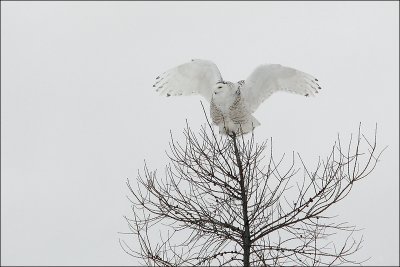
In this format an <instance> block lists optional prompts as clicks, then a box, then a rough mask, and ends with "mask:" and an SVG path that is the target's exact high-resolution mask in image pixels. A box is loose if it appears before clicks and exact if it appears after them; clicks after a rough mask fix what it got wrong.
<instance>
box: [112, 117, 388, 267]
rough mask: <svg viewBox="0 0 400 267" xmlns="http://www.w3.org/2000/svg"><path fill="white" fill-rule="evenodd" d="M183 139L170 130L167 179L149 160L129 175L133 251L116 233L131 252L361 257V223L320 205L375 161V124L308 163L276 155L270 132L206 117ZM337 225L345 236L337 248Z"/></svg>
mask: <svg viewBox="0 0 400 267" xmlns="http://www.w3.org/2000/svg"><path fill="white" fill-rule="evenodd" d="M207 122H208V121H207ZM360 126H361V125H360ZM184 137H185V140H184V142H183V143H180V142H177V141H176V140H175V139H174V137H173V136H172V134H171V141H170V152H169V153H167V155H168V157H169V159H170V163H169V164H168V165H167V166H166V168H165V176H164V177H163V178H160V177H159V176H158V175H157V173H156V171H150V170H149V169H148V168H147V165H146V164H145V166H144V172H143V174H141V173H139V174H138V183H137V187H135V188H132V186H131V184H130V183H129V180H128V182H127V185H128V187H129V189H130V192H131V195H132V198H130V201H131V202H132V210H133V217H132V218H127V217H126V220H127V222H128V224H129V226H130V230H131V232H129V233H130V234H133V235H134V236H135V237H136V238H135V239H136V240H137V241H138V244H139V246H138V247H139V248H138V249H132V248H131V246H129V245H128V244H127V243H126V241H125V240H123V239H120V244H121V246H122V248H123V249H124V250H125V251H126V252H127V253H128V254H130V255H132V256H134V257H137V258H140V259H142V260H144V262H145V264H146V265H156V266H181V265H185V266H193V265H194V266H200V265H214V266H215V265H218V266H226V265H236V266H237V265H242V266H274V265H303V266H304V265H306V266H311V265H312V266H316V265H339V264H349V263H359V262H356V261H353V260H352V259H351V257H350V256H351V255H353V254H354V253H355V252H356V251H358V250H359V249H360V248H361V243H362V238H361V239H359V240H358V241H357V240H355V239H354V238H353V233H354V231H357V229H356V228H355V227H354V226H351V225H347V224H346V223H335V222H334V219H333V217H331V216H327V215H326V211H327V209H328V208H329V207H331V206H332V205H334V204H335V203H338V202H339V201H341V200H342V199H344V198H345V197H346V196H347V195H348V194H349V193H350V191H351V189H352V188H353V185H354V183H355V182H358V181H360V180H361V179H363V178H364V177H366V176H367V175H369V174H370V173H371V171H372V170H373V169H374V168H375V166H376V164H377V162H378V159H379V157H380V155H381V153H382V151H383V150H382V151H381V152H380V153H378V152H377V149H376V129H375V137H374V138H373V140H372V141H370V140H368V139H367V138H366V137H365V136H364V135H363V134H361V132H360V127H359V129H358V135H357V137H356V139H355V141H353V139H352V138H350V142H349V144H348V145H347V146H346V147H343V146H342V144H341V142H340V137H339V136H338V139H337V141H336V142H335V143H334V145H333V147H332V149H331V151H330V153H329V155H328V156H327V157H326V158H324V159H320V160H319V162H318V163H317V164H316V167H315V168H313V169H309V168H307V167H306V166H305V163H304V161H303V160H302V158H301V156H300V155H299V154H297V155H295V154H294V153H293V154H292V157H291V160H290V162H289V164H288V162H286V163H285V161H284V158H285V157H284V156H282V157H281V158H280V159H279V160H275V159H274V156H273V150H272V139H271V140H270V142H268V141H265V142H263V143H261V144H257V143H256V142H255V140H254V134H249V135H248V136H247V137H246V136H243V135H242V136H236V135H235V134H233V135H230V136H229V137H226V136H225V137H224V136H220V135H217V134H215V133H214V131H213V128H212V127H211V125H210V123H209V122H208V124H206V125H205V126H203V127H202V129H201V131H200V133H199V134H195V133H194V132H193V131H192V130H191V129H190V127H189V126H187V127H186V129H185V130H184ZM363 144H364V145H365V146H366V150H367V151H366V152H364V153H362V152H361V150H360V149H361V147H362V145H363ZM297 158H298V159H299V162H300V167H298V168H297V167H295V159H297ZM285 164H286V166H284V165H285ZM282 169H284V170H282ZM157 227H159V231H156V230H155V229H157ZM340 232H347V234H346V238H345V239H344V240H340V242H341V243H340V246H337V242H336V240H335V241H333V240H334V235H335V234H338V233H340Z"/></svg>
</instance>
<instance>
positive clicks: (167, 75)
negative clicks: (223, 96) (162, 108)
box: [153, 59, 222, 101]
mask: <svg viewBox="0 0 400 267" xmlns="http://www.w3.org/2000/svg"><path fill="white" fill-rule="evenodd" d="M219 81H222V77H221V73H220V72H219V70H218V68H217V66H216V65H215V64H214V63H213V62H211V61H208V60H202V59H193V60H192V61H191V62H188V63H185V64H182V65H179V66H177V67H175V68H172V69H170V70H168V71H166V72H164V73H163V74H161V75H160V76H158V77H157V78H156V82H155V84H154V85H153V87H155V88H156V91H157V92H160V94H161V95H164V96H175V95H193V94H200V95H202V96H203V97H204V98H206V99H207V100H208V101H210V100H211V89H212V87H213V86H214V85H215V84H216V83H217V82H219Z"/></svg>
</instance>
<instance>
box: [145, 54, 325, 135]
mask: <svg viewBox="0 0 400 267" xmlns="http://www.w3.org/2000/svg"><path fill="white" fill-rule="evenodd" d="M317 81H318V80H317V79H315V78H314V77H313V76H311V75H309V74H306V73H304V72H301V71H298V70H296V69H292V68H288V67H284V66H281V65H278V64H265V65H260V66H259V67H257V68H256V69H255V70H254V71H253V73H251V74H250V76H249V77H248V78H247V80H241V81H238V82H237V83H231V82H228V81H224V80H223V79H222V76H221V74H220V72H219V70H218V68H217V66H216V65H215V64H214V63H213V62H211V61H208V60H201V59H194V60H192V61H191V62H188V63H185V64H182V65H179V66H177V67H175V68H172V69H170V70H168V71H166V72H164V73H163V74H161V75H160V76H158V77H157V78H156V82H155V84H154V85H153V87H155V88H156V90H157V91H158V92H160V94H161V95H164V96H176V95H193V94H200V95H202V96H203V97H204V98H205V99H207V100H208V101H209V102H210V115H211V118H212V121H213V123H215V124H216V125H218V126H219V132H220V133H221V134H228V135H230V134H232V133H236V134H238V135H240V134H245V133H248V132H250V131H252V130H253V129H254V128H255V127H256V126H258V125H260V123H259V122H258V120H257V119H256V118H254V117H253V116H252V113H253V112H254V111H255V110H256V109H257V108H258V106H259V105H260V104H261V103H262V102H263V101H264V100H265V99H267V98H268V97H269V96H270V95H272V94H273V93H274V92H276V91H286V92H291V93H296V94H300V95H303V96H313V95H314V94H316V93H318V89H321V87H320V86H319V85H318V84H317V83H316V82H317Z"/></svg>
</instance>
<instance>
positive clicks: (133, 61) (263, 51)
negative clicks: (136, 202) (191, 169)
mask: <svg viewBox="0 0 400 267" xmlns="http://www.w3.org/2000/svg"><path fill="white" fill-rule="evenodd" d="M398 19H399V3H398V2H383V3H378V2H357V3H354V2H353V3H347V2H321V3H306V2H296V3H287V2H251V3H247V2H231V3H228V2H219V3H218V2H217V3H214V2H193V3H189V2H184V3H177V2H167V3H158V2H149V3H144V2H68V3H65V2H1V67H2V68H1V78H2V79H1V130H2V133H1V167H2V168H1V244H2V246H1V264H4V265H13V264H18V265H88V264H90V265H96V264H102V265H128V264H131V265H134V264H137V261H136V260H135V259H133V258H131V257H129V256H128V255H126V254H125V253H124V252H123V251H122V250H121V248H120V247H119V244H118V239H119V238H120V237H121V236H120V235H119V234H118V232H119V231H126V230H127V225H126V223H125V221H124V219H123V215H129V211H130V205H129V202H128V200H127V199H126V194H127V188H126V185H125V181H126V178H130V179H131V181H132V182H134V181H135V179H136V173H137V170H138V169H140V168H142V166H143V160H144V159H146V160H147V161H148V163H149V166H150V167H151V168H158V169H159V170H160V173H162V166H163V165H164V164H165V163H167V158H166V156H165V153H164V151H165V150H166V149H167V148H168V140H169V130H172V132H173V133H174V134H176V135H177V136H178V137H179V136H181V135H180V133H181V131H182V128H183V127H184V126H185V119H188V120H189V123H190V125H192V126H193V128H194V129H197V128H199V126H200V125H201V124H202V123H204V116H203V114H202V111H201V107H200V100H201V97H200V96H193V97H180V98H179V97H176V98H172V97H171V98H163V97H160V96H158V95H157V94H156V93H155V92H154V91H153V88H152V84H153V81H154V79H155V77H156V76H157V75H159V74H160V73H162V72H164V71H165V70H167V69H169V68H171V67H173V66H176V65H178V64H181V63H184V62H187V61H189V60H190V59H192V58H202V59H210V60H212V61H214V62H215V63H216V64H217V65H218V67H219V68H220V70H221V72H222V75H223V77H224V79H226V80H230V81H237V80H240V79H245V78H246V77H247V76H248V75H249V74H250V72H251V71H252V70H253V69H254V68H255V67H256V66H257V65H259V64H262V63H279V64H282V65H286V66H291V67H294V68H297V69H300V70H302V71H305V72H307V73H310V74H312V75H314V76H316V77H317V78H318V79H319V80H320V84H321V85H322V86H323V90H322V91H321V93H320V94H319V95H318V96H317V97H315V98H304V97H299V96H296V95H290V94H285V93H277V94H275V95H273V96H272V97H271V98H269V99H268V100H267V101H266V102H264V104H263V105H261V106H260V108H259V109H258V110H257V111H256V113H255V116H256V118H257V119H258V120H259V121H260V122H261V126H260V127H258V128H257V129H256V136H257V139H258V140H264V139H267V138H269V137H271V136H272V137H273V140H274V149H275V153H276V154H278V155H279V154H282V153H285V152H286V153H289V154H290V153H291V151H293V150H294V151H296V152H299V153H300V154H301V155H302V156H303V157H304V159H305V160H306V162H307V163H309V164H311V165H313V164H314V165H315V164H316V162H317V160H318V156H319V155H320V156H324V157H325V156H327V155H328V153H329V151H330V148H331V146H332V145H333V142H334V141H335V140H336V137H337V134H338V133H340V134H341V136H342V138H343V142H345V141H348V138H349V136H350V134H351V133H356V132H357V128H358V123H359V122H362V129H363V132H364V133H365V134H366V135H367V136H369V137H373V130H374V127H375V123H378V145H379V146H380V148H383V147H384V146H386V145H388V146H389V147H388V149H387V150H386V151H385V152H384V154H383V157H382V159H381V162H380V163H379V164H378V166H377V168H376V170H375V171H374V172H373V173H372V174H371V175H370V176H369V177H368V178H367V179H366V180H363V181H362V182H360V183H359V184H356V186H355V188H354V191H353V192H352V193H351V194H350V196H349V197H348V198H346V199H345V200H344V201H343V202H342V203H340V204H338V205H337V206H336V207H334V210H333V212H334V213H336V214H338V215H340V216H339V218H338V221H347V222H349V223H351V224H355V225H357V226H358V227H360V228H364V229H365V230H364V231H363V235H364V239H365V242H364V247H363V249H362V250H361V251H360V252H359V253H358V254H357V256H356V259H364V258H366V257H369V256H371V257H372V258H371V260H370V261H369V262H368V263H367V264H370V265H374V264H377V265H398V264H399V254H398V253H399V252H398V251H399V228H398V225H399V167H398V166H399V165H398V161H399V139H398V137H399V114H398V109H399V100H398V97H399V83H398V72H399V65H398V64H399V61H398V60H399V52H398V48H399V34H398V31H399V26H398ZM206 107H207V108H208V104H206ZM133 243H134V241H133Z"/></svg>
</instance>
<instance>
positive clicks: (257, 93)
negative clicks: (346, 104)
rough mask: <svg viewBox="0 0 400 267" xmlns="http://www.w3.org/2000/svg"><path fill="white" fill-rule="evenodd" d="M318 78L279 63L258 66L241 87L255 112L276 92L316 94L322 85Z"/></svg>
mask: <svg viewBox="0 0 400 267" xmlns="http://www.w3.org/2000/svg"><path fill="white" fill-rule="evenodd" d="M317 81H318V80H317V79H316V78H314V77H313V76H311V75H309V74H307V73H304V72H302V71H299V70H296V69H293V68H289V67H284V66H282V65H279V64H265V65H261V66H259V67H257V68H256V69H255V70H254V71H253V73H251V74H250V76H249V77H248V78H247V80H246V81H245V84H244V87H243V88H242V89H241V94H242V97H243V98H244V99H245V101H246V103H247V104H248V107H249V109H250V110H251V111H252V112H254V111H255V110H256V109H257V108H258V106H259V105H260V104H261V103H262V102H263V101H264V100H265V99H267V98H268V97H269V96H271V95H272V94H273V93H274V92H277V91H287V92H290V93H295V94H300V95H304V96H314V94H316V93H318V89H321V87H320V86H319V85H318V84H317Z"/></svg>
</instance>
